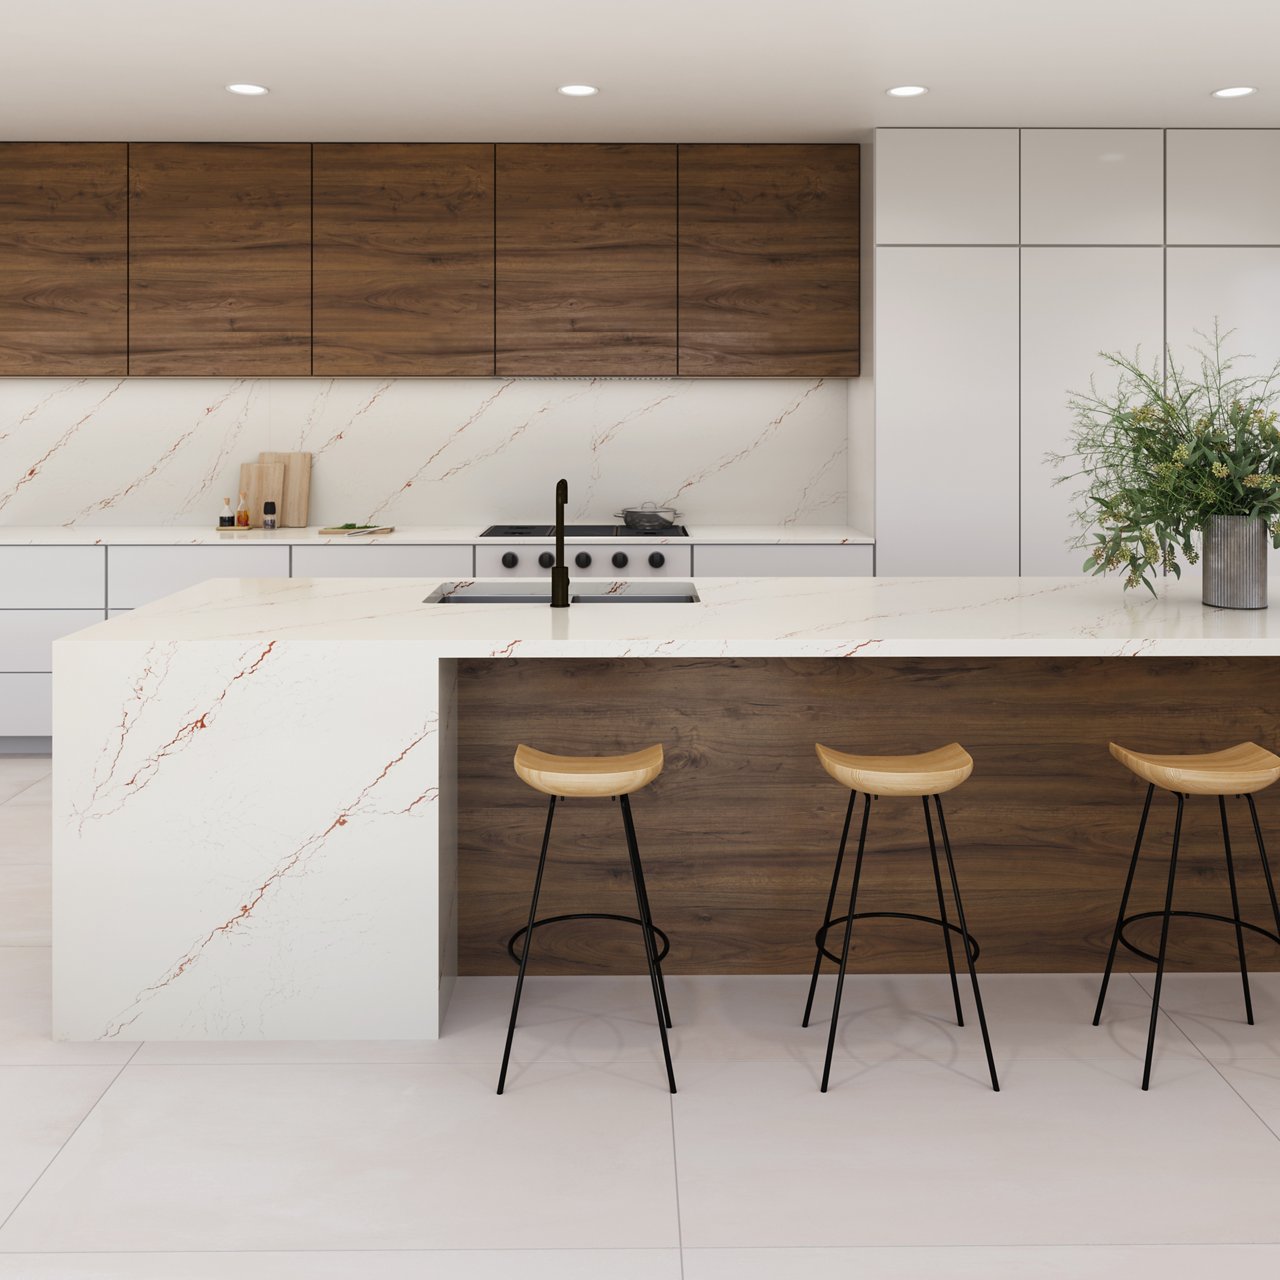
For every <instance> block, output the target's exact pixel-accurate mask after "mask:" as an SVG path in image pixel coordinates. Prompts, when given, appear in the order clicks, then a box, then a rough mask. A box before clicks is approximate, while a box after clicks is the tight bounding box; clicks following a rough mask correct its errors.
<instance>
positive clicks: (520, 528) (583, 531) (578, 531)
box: [480, 524, 689, 538]
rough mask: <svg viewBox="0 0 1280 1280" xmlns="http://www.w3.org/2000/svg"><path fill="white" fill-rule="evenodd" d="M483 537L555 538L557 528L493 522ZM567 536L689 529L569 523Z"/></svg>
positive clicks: (656, 534) (662, 534)
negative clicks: (648, 529) (630, 527)
mask: <svg viewBox="0 0 1280 1280" xmlns="http://www.w3.org/2000/svg"><path fill="white" fill-rule="evenodd" d="M480 536H481V537H482V538H554V537H555V536H556V530H555V526H554V525H550V524H491V525H490V526H489V527H488V528H487V529H486V530H485V531H484V532H483V533H482V534H481V535H480ZM564 536H565V537H566V538H687V537H688V536H689V530H688V529H686V528H685V527H684V525H682V524H673V525H671V527H670V528H667V529H653V530H651V531H646V530H644V529H628V528H627V526H626V525H625V524H567V525H565V527H564Z"/></svg>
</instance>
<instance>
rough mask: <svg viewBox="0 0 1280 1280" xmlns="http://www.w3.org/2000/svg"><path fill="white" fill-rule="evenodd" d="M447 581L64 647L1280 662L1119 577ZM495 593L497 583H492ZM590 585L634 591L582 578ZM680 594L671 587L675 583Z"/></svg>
mask: <svg viewBox="0 0 1280 1280" xmlns="http://www.w3.org/2000/svg"><path fill="white" fill-rule="evenodd" d="M441 585H442V584H441V582H440V581H439V580H438V579H414V578H405V579H387V578H381V579H355V578H329V579H319V578H311V579H308V578H295V579H231V578H224V579H214V580H211V581H209V582H205V583H203V584H201V585H199V586H196V587H191V588H189V589H188V590H186V591H182V592H179V593H178V594H176V595H173V596H170V597H168V598H167V599H165V600H160V601H156V602H155V603H154V604H150V605H146V606H144V607H142V608H140V609H136V610H134V611H133V612H132V613H130V614H127V615H124V616H121V617H117V618H115V619H113V620H112V621H110V622H105V623H100V624H98V625H97V626H93V627H89V628H86V629H85V630H83V631H78V632H76V633H74V634H73V635H70V636H68V637H66V638H64V639H62V640H59V641H57V642H56V646H55V652H56V653H65V652H66V651H67V650H68V649H69V648H73V647H80V646H85V645H94V644H98V643H104V642H105V643H123V642H127V641H133V642H139V643H146V642H153V641H157V642H170V641H186V640H235V641H239V640H244V641H248V640H264V641H265V640H271V641H278V642H287V641H293V640H333V641H362V642H363V641H372V642H406V641H408V642H413V643H416V644H421V645H422V646H424V648H426V649H427V650H428V651H429V652H431V653H432V654H436V655H439V656H447V657H475V656H486V655H491V656H496V655H502V656H508V657H509V656H514V655H517V654H518V655H521V656H527V657H556V656H600V657H628V656H630V657H661V656H664V655H665V656H672V657H674V656H688V657H702V656H722V655H730V654H742V655H744V656H760V655H764V656H773V657H785V656H809V657H824V656H845V655H850V656H852V655H855V654H860V655H864V656H869V655H872V654H881V655H884V656H893V657H910V656H956V657H959V656H1028V657H1029V656H1064V657H1065V656H1073V655H1074V656H1088V655H1094V656H1144V655H1148V656H1161V655H1162V656H1210V655H1215V654H1217V655H1227V654H1259V655H1261V654H1280V609H1261V610H1232V609H1208V608H1206V607H1205V606H1204V605H1202V604H1201V603H1200V596H1199V587H1198V585H1197V584H1194V583H1189V582H1188V583H1173V584H1170V585H1168V586H1165V587H1163V588H1162V590H1161V593H1160V595H1159V597H1158V598H1155V599H1153V598H1152V597H1151V596H1150V595H1148V594H1147V592H1146V591H1130V592H1124V591H1122V590H1121V588H1120V584H1119V582H1118V581H1117V580H1116V579H1114V578H1109V579H1099V578H1090V577H1085V576H1081V577H1079V578H849V579H845V578H710V579H698V580H697V590H698V594H699V596H700V601H699V602H698V603H696V604H627V605H616V606H609V605H592V604H575V605H573V606H571V607H570V608H569V609H551V608H549V607H546V606H540V605H534V604H518V603H512V604H473V605H460V604H450V605H447V606H444V605H438V604H430V605H428V604H424V603H423V600H424V598H425V597H426V596H427V595H429V594H430V593H431V592H432V591H434V590H437V589H438V588H439V587H440V586H441ZM495 585H496V586H499V588H500V587H501V586H503V585H508V584H506V583H503V584H495ZM579 585H580V586H582V587H583V588H584V589H587V588H588V587H589V589H591V590H593V591H598V590H602V589H603V590H612V591H613V592H615V593H617V594H626V593H627V591H628V586H627V584H626V583H615V584H610V583H608V582H607V581H601V580H599V579H596V580H589V579H584V580H582V582H581V583H580V584H579ZM668 585H670V584H668Z"/></svg>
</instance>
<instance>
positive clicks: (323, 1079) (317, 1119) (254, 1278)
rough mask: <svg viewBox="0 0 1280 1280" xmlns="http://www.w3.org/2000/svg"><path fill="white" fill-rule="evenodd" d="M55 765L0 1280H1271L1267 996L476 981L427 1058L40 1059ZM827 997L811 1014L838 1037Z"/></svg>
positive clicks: (900, 982) (785, 982)
mask: <svg viewBox="0 0 1280 1280" xmlns="http://www.w3.org/2000/svg"><path fill="white" fill-rule="evenodd" d="M48 768H49V766H48V761H47V760H42V759H32V758H16V759H15V758H13V757H7V758H6V757H0V1280H18V1278H19V1277H20V1278H21V1280H54V1278H55V1277H56V1278H57V1280H224V1278H227V1280H231V1278H234V1280H303V1278H304V1277H305V1280H347V1278H348V1277H350V1278H352V1280H366V1278H367V1280H419V1278H420V1277H430V1278H431V1280H498V1278H499V1277H502V1280H506V1278H507V1277H509V1276H512V1275H519V1276H521V1277H523V1278H526V1280H550V1278H552V1277H555V1278H556V1280H678V1278H679V1277H683V1278H684V1280H783V1278H786V1277H791V1276H795V1275H800V1274H804V1275H817V1276H822V1275H845V1274H847V1275H856V1276H858V1277H864V1278H868V1280H917V1278H919V1280H925V1278H926V1277H927V1278H929V1280H934V1278H935V1277H942V1276H945V1277H949V1278H955V1280H969V1278H973V1280H978V1278H979V1277H980V1278H981V1280H1006V1278H1007V1280H1014V1278H1015V1277H1016V1278H1017V1280H1023V1278H1024V1277H1038V1276H1056V1277H1071V1278H1072V1280H1103V1278H1104V1277H1117V1278H1119V1277H1124V1280H1146V1278H1147V1277H1156V1276H1158V1277H1160V1280H1183V1278H1189V1277H1192V1276H1196V1277H1199V1276H1202V1275H1204V1274H1206V1273H1215V1274H1224V1273H1225V1274H1230V1275H1231V1276H1233V1277H1234V1278H1235V1280H1254V1278H1255V1277H1257V1278H1260V1277H1263V1276H1266V1277H1267V1278H1268V1280H1272V1278H1273V1277H1274V1276H1276V1275H1277V1274H1278V1273H1280V1214H1277V1211H1276V1205H1277V1204H1278V1203H1280V1136H1278V1135H1280V974H1262V975H1256V976H1255V980H1254V983H1255V985H1254V1002H1255V1006H1256V1011H1257V1015H1258V1025H1257V1026H1256V1027H1253V1028H1249V1027H1246V1026H1244V1025H1243V1024H1242V1022H1241V1021H1240V1008H1239V979H1238V977H1236V976H1235V975H1230V974H1225V975H1218V974H1200V975H1192V976H1184V977H1173V978H1171V979H1170V980H1169V982H1168V984H1167V986H1166V992H1167V999H1166V1009H1167V1012H1168V1016H1167V1017H1166V1018H1165V1019H1164V1021H1163V1025H1162V1027H1161V1039H1160V1042H1159V1051H1158V1056H1157V1064H1156V1071H1155V1081H1154V1086H1153V1088H1152V1090H1151V1092H1150V1093H1149V1094H1146V1095H1143V1094H1142V1093H1141V1092H1140V1091H1139V1089H1138V1078H1139V1074H1140V1070H1141V1052H1142V1047H1143V1037H1144V1034H1145V1021H1146V1009H1147V1005H1146V1003H1145V1002H1146V1000H1147V999H1148V992H1149V979H1148V977H1147V976H1146V975H1138V976H1136V977H1128V976H1121V977H1120V978H1119V979H1118V980H1117V982H1116V983H1115V984H1114V986H1113V991H1112V996H1111V997H1110V1001H1109V1007H1108V1016H1107V1020H1106V1022H1105V1024H1104V1025H1103V1026H1102V1027H1101V1028H1096V1029H1095V1028H1094V1027H1092V1026H1090V1025H1089V1019H1090V1016H1091V1013H1092V1004H1093V999H1094V995H1095V991H1096V979H1094V978H1093V977H1090V976H1088V975H1065V976H1013V975H995V974H992V975H989V976H988V977H987V978H986V979H985V981H984V988H983V989H984V995H985V998H986V1003H987V1009H988V1017H989V1019H990V1022H991V1027H992V1035H993V1038H994V1041H995V1047H996V1053H997V1059H998V1062H999V1065H1000V1069H1001V1081H1002V1084H1003V1086H1004V1087H1003V1091H1002V1092H1001V1093H1000V1094H998V1095H997V1094H993V1093H992V1092H991V1090H990V1088H989V1087H988V1085H987V1083H986V1077H985V1066H984V1063H983V1060H982V1048H981V1042H980V1040H979V1038H978V1036H977V1031H976V1028H974V1027H972V1026H968V1027H965V1028H964V1029H963V1030H958V1029H957V1028H956V1027H954V1026H953V1025H952V1024H951V1022H950V1021H949V1020H948V1011H949V1006H950V993H949V990H948V987H947V983H946V979H945V978H942V979H938V978H935V977H910V978H879V977H877V978H860V979H855V980H851V982H850V984H849V986H848V987H847V988H846V1011H847V1013H848V1015H849V1016H848V1017H847V1018H846V1019H843V1020H842V1029H841V1035H840V1038H839V1043H838V1053H839V1058H838V1061H837V1063H836V1065H835V1068H834V1071H833V1086H832V1092H831V1093H829V1094H827V1095H826V1096H825V1097H823V1096H822V1095H820V1094H819V1093H818V1091H817V1080H818V1076H819V1073H820V1070H821V1060H822V1051H823V1048H824V1043H825V1023H824V1021H823V1020H822V1019H821V1018H820V1019H818V1020H816V1023H815V1026H813V1027H812V1028H811V1029H810V1030H808V1031H805V1030H802V1029H801V1028H800V1027H799V1025H798V1019H799V1013H800V1011H801V1009H802V1007H803V1001H804V990H805V979H804V978H802V977H799V978H798V977H778V978H672V979H670V980H669V983H668V987H669V992H670V996H671V1003H672V1009H673V1012H674V1014H675V1016H676V1019H677V1022H678V1026H677V1028H676V1030H675V1032H674V1035H673V1046H674V1051H675V1054H676V1071H677V1077H678V1081H679V1084H680V1089H681V1091H680V1093H679V1094H678V1095H677V1096H676V1097H675V1098H672V1097H670V1095H668V1094H667V1093H666V1091H665V1088H664V1087H663V1082H662V1075H661V1069H660V1060H659V1057H658V1046H657V1036H656V1033H655V1030H654V1027H653V1022H652V1006H651V1003H649V993H648V988H647V983H646V982H645V981H644V980H643V979H587V980H576V979H542V980H538V979H536V978H534V979H532V980H531V981H530V983H529V986H528V988H527V991H526V1000H525V1015H526V1016H525V1017H524V1018H523V1020H522V1026H521V1030H520V1032H519V1033H518V1036H517V1040H516V1051H515V1057H516V1065H515V1067H514V1069H513V1075H512V1078H511V1080H510V1082H509V1088H508V1093H507V1095H506V1096H505V1097H503V1098H497V1097H495V1096H494V1094H493V1085H494V1079H495V1074H496V1069H497V1063H498V1057H499V1053H500V1049H501V1040H502V1034H503V1030H504V1026H505V1019H506V1010H507V1002H508V1000H509V999H510V994H511V986H512V984H511V981H510V980H509V979H505V978H504V979H484V978H481V979H470V980H466V981H464V982H463V983H461V984H460V989H459V992H458V996H457V998H456V1000H455V1003H454V1007H453V1009H452V1011H451V1014H450V1019H449V1025H448V1034H447V1035H446V1036H445V1038H444V1039H442V1040H440V1041H439V1042H436V1043H411V1044H410V1043H384V1044H349V1043H328V1044H298V1043H271V1044H231V1045H219V1044H190V1043H187V1044H144V1045H142V1046H140V1047H138V1046H133V1045H121V1044H109V1045H67V1044H53V1043H52V1042H51V1041H50V1040H49V1016H48V1007H49V1006H48V1001H49V983H50V975H49V838H48V805H49V790H48V787H49V782H48ZM829 999H830V988H829V987H826V988H824V991H823V998H822V1000H820V1006H821V1005H822V1004H823V1003H824V1002H825V1001H827V1000H829Z"/></svg>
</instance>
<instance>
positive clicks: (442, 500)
mask: <svg viewBox="0 0 1280 1280" xmlns="http://www.w3.org/2000/svg"><path fill="white" fill-rule="evenodd" d="M297 449H303V450H310V451H311V452H312V453H313V454H314V455H315V463H314V471H313V474H312V485H311V523H312V524H332V523H340V522H342V521H344V520H354V521H361V522H364V521H385V522H386V523H389V524H399V525H421V524H452V525H457V524H471V523H482V524H483V523H488V522H490V521H495V520H505V521H511V520H524V519H531V518H532V519H549V518H550V514H551V512H550V508H551V495H552V486H553V485H554V483H555V481H556V479H558V478H559V477H560V476H562V475H563V476H566V477H567V478H568V480H569V492H570V499H571V501H570V515H571V517H572V518H574V519H579V520H581V519H586V518H593V519H599V518H606V519H607V518H608V516H609V515H610V514H611V513H612V512H614V511H617V510H618V509H619V508H620V507H622V506H624V505H634V504H637V503H640V502H643V501H646V500H653V501H655V502H658V503H659V504H670V505H674V506H675V507H677V508H678V509H679V510H680V511H681V512H683V513H684V515H685V517H686V519H687V520H689V521H690V522H695V523H697V524H703V525H705V524H768V525H789V524H843V523H845V522H846V520H847V517H848V465H847V461H848V449H849V429H848V384H847V383H846V382H845V381H843V380H839V379H825V380H823V379H819V380H815V381H805V380H793V379H779V380H751V381H746V380H716V381H689V382H679V381H674V380H652V381H650V380H635V381H614V380H598V379H593V380H569V379H556V380H542V379H511V380H498V379H478V378H477V379H448V380H431V381H428V380H424V379H413V378H399V379H387V380H384V381H378V380H373V379H333V380H321V379H292V378H261V379H206V378H198V379H176V378H175V379H107V378H89V379H67V380H55V379H48V378H45V379H23V378H11V379H0V525H7V526H13V525H78V524H104V525H203V524H210V525H211V524H213V523H214V522H215V521H216V518H217V514H218V511H219V509H220V508H221V506H222V499H223V497H224V496H227V495H231V497H232V502H233V504H234V501H235V493H236V489H237V485H238V476H239V466H240V463H241V462H243V461H248V460H252V459H255V458H256V457H257V455H258V453H259V452H260V451H262V450H297Z"/></svg>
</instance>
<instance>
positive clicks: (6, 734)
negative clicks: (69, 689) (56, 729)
mask: <svg viewBox="0 0 1280 1280" xmlns="http://www.w3.org/2000/svg"><path fill="white" fill-rule="evenodd" d="M52 733H53V677H52V676H51V675H49V674H48V673H47V672H41V673H39V674H31V673H21V674H14V673H12V672H0V738H47V737H49V736H50V735H51V734H52Z"/></svg>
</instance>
